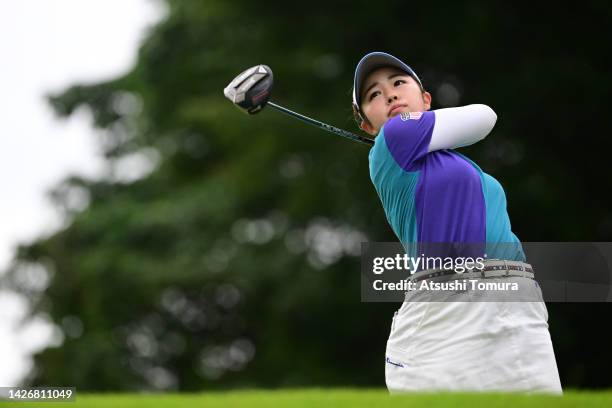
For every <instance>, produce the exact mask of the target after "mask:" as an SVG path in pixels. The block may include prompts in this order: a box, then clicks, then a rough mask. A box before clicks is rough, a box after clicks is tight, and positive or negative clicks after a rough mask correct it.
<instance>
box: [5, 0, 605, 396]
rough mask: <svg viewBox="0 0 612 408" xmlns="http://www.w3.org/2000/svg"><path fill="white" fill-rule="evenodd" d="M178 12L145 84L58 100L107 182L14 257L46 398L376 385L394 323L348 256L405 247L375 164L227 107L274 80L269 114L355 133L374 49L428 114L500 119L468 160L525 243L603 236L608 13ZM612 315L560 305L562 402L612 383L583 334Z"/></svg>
mask: <svg viewBox="0 0 612 408" xmlns="http://www.w3.org/2000/svg"><path fill="white" fill-rule="evenodd" d="M167 4H168V10H169V13H168V15H167V17H166V18H165V19H164V20H163V21H161V22H160V23H159V24H158V25H157V26H155V27H154V28H153V29H152V30H151V31H150V33H149V35H148V37H147V39H146V40H145V41H144V42H143V44H142V46H141V48H140V50H139V54H138V61H137V64H136V66H134V68H133V70H132V71H131V72H129V73H128V74H126V75H125V76H123V77H121V78H117V79H115V80H113V81H110V82H106V83H99V84H95V85H75V86H74V87H72V88H70V89H68V90H66V91H65V92H63V93H61V94H59V95H54V96H52V97H50V103H51V104H52V105H53V107H54V109H55V111H56V112H57V113H58V114H59V115H61V116H69V115H70V114H71V113H72V112H74V111H75V110H76V109H79V108H83V107H84V108H86V109H88V110H89V111H91V112H92V117H93V119H94V122H95V125H96V126H97V127H99V128H101V129H104V132H102V133H101V136H100V137H101V139H100V145H101V146H102V148H103V150H104V154H105V156H106V158H107V159H108V161H109V163H111V164H112V166H113V168H114V169H116V172H114V173H113V174H112V175H110V176H109V177H108V178H107V179H104V180H88V179H82V178H77V177H73V178H70V179H68V180H66V181H65V182H64V183H63V184H62V185H60V186H58V188H57V189H56V190H55V191H54V192H53V193H52V195H51V197H52V199H53V200H54V203H55V205H56V206H57V207H58V208H60V209H62V210H63V213H64V214H65V217H66V223H65V227H64V228H63V229H61V230H60V231H58V232H56V233H54V234H53V235H51V236H49V237H43V238H41V239H39V240H38V241H36V242H34V243H32V244H30V245H24V246H22V247H20V250H19V253H18V256H17V258H16V259H15V261H14V264H13V266H12V268H11V270H10V271H9V274H8V275H7V278H6V279H5V282H4V283H5V284H7V285H10V286H11V287H12V288H14V289H15V290H17V291H19V292H21V293H24V294H25V295H27V296H28V298H29V299H30V301H31V303H32V315H34V314H37V313H40V312H44V313H47V314H48V315H49V316H50V319H52V320H53V321H54V322H55V323H56V324H57V325H58V326H59V327H60V328H61V329H62V332H63V333H64V341H63V343H62V345H61V346H58V347H54V348H49V349H46V350H45V351H43V352H41V353H40V354H38V355H37V356H36V369H35V370H34V371H33V372H32V374H31V376H30V378H29V379H28V381H29V382H31V383H32V384H45V385H52V384H66V385H73V386H76V387H77V388H79V389H80V390H134V389H180V390H196V389H200V388H226V387H242V386H265V387H282V386H304V385H320V386H331V385H353V386H354V385H357V386H359V385H363V386H365V385H368V386H371V385H381V384H383V382H384V373H383V368H384V365H383V355H384V348H385V341H386V338H387V335H388V330H389V326H390V321H391V316H392V313H393V310H394V309H395V308H396V307H397V305H395V304H373V303H370V304H366V303H361V302H360V301H359V299H360V289H359V284H360V280H359V272H358V271H359V258H358V256H357V255H358V250H359V242H361V241H362V240H365V239H369V240H374V241H394V240H395V237H394V236H393V234H392V232H391V231H390V228H389V227H388V225H387V223H386V219H385V216H384V213H383V211H382V209H381V208H380V203H379V200H378V197H377V196H376V192H375V190H374V188H373V187H372V186H371V184H370V181H369V175H368V165H367V154H368V150H367V147H364V146H361V145H358V144H355V143H351V142H348V141H346V140H343V139H342V138H339V137H337V136H333V135H331V134H326V133H325V132H322V131H320V130H317V129H315V128H313V127H309V126H306V125H304V124H302V123H300V122H297V121H295V120H293V119H290V118H288V117H285V116H283V115H280V114H277V113H275V112H271V111H265V112H263V113H261V114H259V115H256V116H253V117H247V116H246V115H244V114H242V113H240V112H239V111H238V110H237V109H236V108H235V107H233V106H232V104H231V103H229V102H228V101H227V100H226V99H225V98H224V97H223V94H222V89H223V87H224V86H225V85H226V84H227V83H228V82H229V81H230V80H231V79H232V78H233V77H234V76H235V75H237V74H238V73H239V72H241V71H243V70H244V69H246V68H248V67H250V66H253V65H256V64H260V63H265V64H267V65H269V66H271V67H272V68H273V69H274V74H275V81H276V84H275V87H274V92H273V100H275V101H276V102H279V103H281V104H283V105H285V106H287V107H289V108H293V109H295V110H297V111H299V112H302V113H304V114H307V115H309V116H313V117H316V118H318V119H320V120H322V121H325V122H328V123H331V124H334V125H336V126H339V127H344V128H348V129H349V130H355V131H356V127H355V125H354V123H353V122H352V118H351V113H350V89H351V86H352V81H351V79H352V70H353V67H354V65H355V64H356V62H357V61H358V60H359V58H360V57H361V56H362V55H363V54H364V53H365V52H368V51H372V50H384V51H387V52H390V53H392V54H394V55H397V56H400V57H402V58H404V59H405V60H406V61H408V62H409V63H410V64H411V66H412V67H413V68H414V69H415V70H416V72H418V73H419V74H420V75H421V77H422V79H423V80H424V83H425V87H426V88H428V89H429V90H430V91H431V92H432V94H433V97H434V108H440V107H445V106H453V105H462V104H468V103H486V104H489V105H490V106H492V107H493V108H494V109H495V110H496V112H497V113H498V116H499V120H498V123H497V126H496V128H495V130H494V132H493V134H492V135H491V136H489V138H487V139H486V140H485V141H484V142H482V143H480V144H477V145H476V146H473V147H470V148H469V149H466V154H467V155H468V156H470V157H471V158H472V159H474V160H475V161H476V162H477V163H479V164H480V165H481V167H482V168H483V169H484V170H485V171H487V172H489V173H491V174H493V175H494V176H495V177H497V178H498V179H500V180H501V182H502V183H503V185H504V187H505V188H506V192H507V195H508V203H509V211H510V215H511V219H512V221H513V229H514V231H515V232H516V233H517V235H518V236H519V238H521V239H522V240H523V241H580V240H585V241H597V240H601V241H603V240H610V239H611V238H612V215H611V214H610V211H609V204H608V203H609V198H610V197H609V195H610V193H609V191H608V189H607V186H608V185H609V181H610V172H609V169H608V167H609V165H608V161H607V153H608V148H609V147H610V142H609V140H608V139H609V138H608V136H609V134H610V125H609V122H608V121H605V117H606V114H607V99H608V97H609V95H610V94H611V92H610V91H611V83H610V81H611V77H610V75H609V64H608V60H607V56H606V53H605V52H603V51H602V49H601V48H600V47H601V46H600V44H599V43H598V41H597V40H596V39H597V38H603V37H605V33H607V32H608V31H609V22H610V6H609V5H608V3H605V2H587V3H581V6H580V7H572V8H564V7H556V8H550V7H549V6H545V5H539V3H533V2H531V3H529V4H527V3H525V4H523V5H521V4H517V3H512V4H509V3H508V4H502V3H491V2H485V1H470V2H464V3H457V2H444V1H443V2H437V3H436V6H433V5H432V6H427V7H425V6H421V5H414V4H410V5H408V4H407V3H405V2H386V3H385V4H384V5H380V6H376V8H375V10H372V7H373V5H372V4H371V3H370V2H366V1H361V0H360V1H352V2H322V1H312V2H309V3H307V4H298V5H293V6H289V5H288V4H287V3H284V2H283V3H280V2H276V1H270V2H251V1H244V0H236V1H232V2H226V1H221V0H208V1H206V2H196V1H177V0H172V1H167ZM139 160H140V161H141V162H142V161H143V160H144V161H145V162H147V163H149V164H150V165H151V166H152V167H153V170H152V172H150V174H147V175H146V176H145V177H140V178H138V172H137V170H132V171H133V173H134V174H130V171H129V169H130V167H129V163H130V162H134V161H136V162H138V161H139ZM126 163H127V164H128V165H126ZM126 168H127V169H128V171H127V174H126V170H125V169H126ZM602 187H603V188H602ZM33 265H42V266H43V268H38V269H36V268H35V267H33ZM27 271H29V272H27ZM41 271H42V272H41ZM41 274H42V275H41ZM24 276H26V278H24ZM27 276H29V277H30V278H29V279H28V278H27ZM45 276H46V278H45ZM41 279H42V280H43V281H44V280H45V279H48V280H49V282H48V288H46V289H45V290H41V288H40V281H41ZM36 282H38V284H36ZM45 286H46V285H45ZM607 308H608V305H587V304H576V305H561V304H559V305H549V311H550V324H551V333H552V337H553V341H554V345H555V348H556V353H557V359H558V363H559V367H560V370H561V374H562V379H563V383H564V385H565V386H589V387H598V386H610V385H612V384H611V383H610V381H609V376H604V375H600V374H601V373H602V372H604V371H605V372H607V368H608V367H609V365H610V363H612V361H611V357H610V353H609V351H608V349H607V348H606V347H605V344H606V343H607V342H605V341H603V340H601V341H599V340H597V339H599V338H600V337H598V336H597V333H595V330H594V327H593V326H592V324H591V322H590V321H588V320H587V319H584V315H585V314H587V313H589V314H591V313H599V312H600V311H603V310H607ZM587 325H588V326H587ZM585 345H588V347H586V346H585ZM580 350H590V352H592V353H593V354H589V353H587V352H586V351H584V352H583V353H584V356H583V357H584V358H576V356H577V354H576V353H577V352H580ZM598 352H600V353H601V355H599V356H598V357H597V358H589V357H588V356H589V355H597V353H598Z"/></svg>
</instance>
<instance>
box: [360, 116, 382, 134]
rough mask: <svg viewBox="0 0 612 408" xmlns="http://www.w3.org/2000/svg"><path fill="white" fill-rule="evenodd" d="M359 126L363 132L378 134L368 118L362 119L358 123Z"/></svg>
mask: <svg viewBox="0 0 612 408" xmlns="http://www.w3.org/2000/svg"><path fill="white" fill-rule="evenodd" d="M359 127H360V128H361V130H363V131H364V132H366V133H368V134H370V135H372V136H376V135H377V134H378V132H377V131H376V129H374V127H373V126H372V124H371V123H370V122H369V121H368V120H362V121H361V124H360V125H359Z"/></svg>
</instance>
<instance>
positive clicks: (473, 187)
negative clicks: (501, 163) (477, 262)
mask: <svg viewBox="0 0 612 408" xmlns="http://www.w3.org/2000/svg"><path fill="white" fill-rule="evenodd" d="M434 126H435V113H434V112H431V111H428V112H423V114H422V115H418V114H412V113H411V114H404V115H398V116H396V117H394V118H392V119H391V120H389V121H388V122H387V123H386V124H385V125H384V137H385V141H386V143H387V146H388V148H389V152H390V153H391V156H392V157H393V159H394V160H395V161H396V162H397V164H398V165H399V166H400V167H401V168H402V169H404V170H405V171H408V172H419V173H420V174H419V180H418V184H417V186H416V191H415V207H416V218H417V234H418V237H417V239H418V242H421V243H433V242H444V243H453V244H457V243H478V242H485V240H486V205H485V200H484V194H483V190H482V181H481V177H480V174H479V172H478V170H477V169H476V168H475V167H474V166H473V165H472V164H471V163H469V162H468V161H467V160H465V159H464V158H463V157H461V156H460V155H458V154H456V153H455V152H453V151H452V150H438V151H434V152H431V153H428V149H429V143H430V142H431V136H432V133H433V129H434ZM428 252H429V251H428ZM470 252H471V251H470ZM465 256H467V254H465Z"/></svg>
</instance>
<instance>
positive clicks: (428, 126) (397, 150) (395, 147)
mask: <svg viewBox="0 0 612 408" xmlns="http://www.w3.org/2000/svg"><path fill="white" fill-rule="evenodd" d="M435 121H436V120H435V114H434V112H431V111H427V112H411V113H402V114H400V115H397V116H395V117H393V118H391V119H390V120H389V121H387V123H385V125H384V126H383V129H382V135H381V136H383V137H384V139H385V142H386V144H387V148H388V149H389V152H390V153H391V156H392V157H393V159H395V161H396V162H397V164H398V165H399V166H400V167H401V168H403V169H404V170H410V169H411V167H412V165H413V164H414V162H416V161H417V160H419V159H420V158H422V157H423V156H425V155H426V154H427V153H428V152H429V150H428V149H429V144H430V141H431V136H432V131H433V129H434V123H435Z"/></svg>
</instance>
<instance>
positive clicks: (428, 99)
mask: <svg viewBox="0 0 612 408" xmlns="http://www.w3.org/2000/svg"><path fill="white" fill-rule="evenodd" d="M423 104H424V108H425V110H426V111H428V110H429V109H431V94H430V93H429V92H427V91H423Z"/></svg>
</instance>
